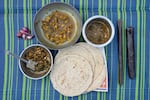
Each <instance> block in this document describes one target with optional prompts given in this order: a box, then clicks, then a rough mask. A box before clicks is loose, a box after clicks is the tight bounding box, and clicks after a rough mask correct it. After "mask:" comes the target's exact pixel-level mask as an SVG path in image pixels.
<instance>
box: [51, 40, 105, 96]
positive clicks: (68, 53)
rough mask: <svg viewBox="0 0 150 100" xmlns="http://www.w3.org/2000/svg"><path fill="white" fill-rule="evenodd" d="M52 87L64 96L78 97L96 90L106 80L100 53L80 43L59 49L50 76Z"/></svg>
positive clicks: (96, 49)
mask: <svg viewBox="0 0 150 100" xmlns="http://www.w3.org/2000/svg"><path fill="white" fill-rule="evenodd" d="M50 78H51V81H52V84H53V87H54V88H55V89H56V90H57V91H58V92H60V93H61V94H63V95H65V96H78V95H80V94H82V93H86V92H89V91H93V90H95V89H96V88H98V87H99V86H100V85H101V84H102V83H103V81H104V80H105V78H106V66H105V63H104V58H103V54H102V52H101V51H100V50H99V49H98V48H95V47H93V46H91V45H89V44H87V43H84V42H80V43H77V44H75V45H73V46H71V47H67V48H64V49H60V50H59V52H58V53H57V55H56V56H55V60H54V66H53V69H52V71H51V75H50Z"/></svg>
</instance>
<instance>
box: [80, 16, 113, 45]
mask: <svg viewBox="0 0 150 100" xmlns="http://www.w3.org/2000/svg"><path fill="white" fill-rule="evenodd" d="M114 35H115V28H114V25H113V23H112V22H111V21H110V19H108V18H107V17H105V16H101V15H95V16H92V17H90V18H89V19H87V21H86V22H85V23H84V25H83V29H82V36H83V38H84V40H85V41H86V42H87V43H88V44H90V45H92V46H94V47H104V46H106V45H108V44H109V43H110V42H111V41H112V40H113V38H114Z"/></svg>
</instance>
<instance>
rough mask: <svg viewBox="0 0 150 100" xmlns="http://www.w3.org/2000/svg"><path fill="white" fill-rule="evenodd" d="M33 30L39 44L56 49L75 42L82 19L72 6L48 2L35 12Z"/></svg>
mask: <svg viewBox="0 0 150 100" xmlns="http://www.w3.org/2000/svg"><path fill="white" fill-rule="evenodd" d="M34 31H35V34H36V37H37V39H38V40H39V42H40V43H41V44H43V45H45V46H46V47H48V48H50V49H54V50H57V49H61V48H64V47H68V46H70V45H73V44H74V43H76V41H77V40H78V39H79V37H80V35H81V31H82V19H81V16H80V14H79V12H78V11H77V10H76V9H75V8H74V7H73V6H71V5H69V4H66V3H61V2H54V3H50V4H47V5H45V6H44V7H42V8H41V9H40V10H39V11H38V12H37V14H36V16H35V18H34Z"/></svg>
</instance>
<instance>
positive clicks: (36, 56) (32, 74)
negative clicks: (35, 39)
mask: <svg viewBox="0 0 150 100" xmlns="http://www.w3.org/2000/svg"><path fill="white" fill-rule="evenodd" d="M20 57H21V58H23V59H25V60H27V61H29V60H32V61H34V62H36V63H37V64H36V65H35V67H34V68H35V69H34V70H32V69H30V68H28V67H27V64H26V63H24V62H22V61H21V60H19V68H20V70H21V72H22V73H23V75H25V76H26V77H27V78H30V79H34V80H38V79H42V78H44V77H45V76H47V75H48V74H49V73H50V71H51V69H52V66H53V57H52V54H51V51H50V50H49V49H47V47H45V46H43V45H41V44H32V45H30V46H28V47H26V48H25V49H24V50H23V51H22V52H21V54H20Z"/></svg>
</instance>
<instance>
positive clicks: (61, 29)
mask: <svg viewBox="0 0 150 100" xmlns="http://www.w3.org/2000/svg"><path fill="white" fill-rule="evenodd" d="M42 30H43V32H44V35H45V36H46V38H47V39H48V40H50V41H51V42H53V43H55V44H57V45H59V44H62V43H64V42H66V41H69V40H70V39H71V38H72V37H73V35H74V32H75V22H74V20H73V18H72V17H71V16H70V15H69V14H68V13H66V12H62V11H59V10H56V11H53V12H52V13H50V14H49V15H48V16H46V17H45V19H44V20H42Z"/></svg>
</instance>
